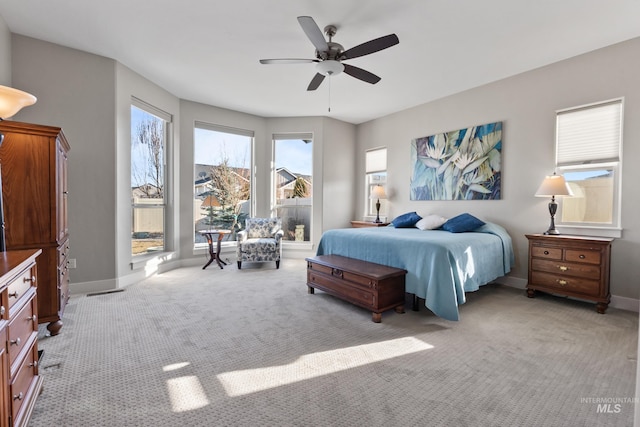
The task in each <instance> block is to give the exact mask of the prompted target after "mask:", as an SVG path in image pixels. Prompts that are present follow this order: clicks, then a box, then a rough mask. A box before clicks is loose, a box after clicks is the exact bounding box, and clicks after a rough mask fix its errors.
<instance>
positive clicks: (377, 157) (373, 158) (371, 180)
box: [365, 148, 387, 217]
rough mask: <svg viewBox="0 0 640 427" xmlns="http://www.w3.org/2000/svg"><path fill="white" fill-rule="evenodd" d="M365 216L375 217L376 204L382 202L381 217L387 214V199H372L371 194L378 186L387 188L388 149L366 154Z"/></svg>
mask: <svg viewBox="0 0 640 427" xmlns="http://www.w3.org/2000/svg"><path fill="white" fill-rule="evenodd" d="M365 170H366V177H365V185H366V190H365V206H366V207H365V216H373V217H375V216H376V214H377V212H376V203H377V202H378V200H380V215H381V216H382V215H386V214H387V200H386V199H377V198H375V199H372V198H371V194H372V191H373V188H374V187H375V186H376V185H381V186H382V187H385V190H386V185H387V149H386V148H375V149H373V150H368V151H367V152H366V153H365Z"/></svg>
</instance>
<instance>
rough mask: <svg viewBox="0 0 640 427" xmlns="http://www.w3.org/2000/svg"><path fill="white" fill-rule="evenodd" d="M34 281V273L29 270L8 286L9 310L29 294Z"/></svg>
mask: <svg viewBox="0 0 640 427" xmlns="http://www.w3.org/2000/svg"><path fill="white" fill-rule="evenodd" d="M35 280H36V276H35V272H34V271H32V270H31V269H29V270H27V271H25V272H24V273H23V274H22V275H21V276H19V277H17V278H16V279H15V280H13V281H12V282H11V283H10V284H9V292H8V295H9V309H11V307H13V306H14V305H15V304H16V303H17V302H18V301H20V299H21V298H22V297H24V295H25V294H27V293H28V292H29V290H30V289H31V287H32V286H34V283H35Z"/></svg>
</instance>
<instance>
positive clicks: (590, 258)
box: [564, 249, 601, 265]
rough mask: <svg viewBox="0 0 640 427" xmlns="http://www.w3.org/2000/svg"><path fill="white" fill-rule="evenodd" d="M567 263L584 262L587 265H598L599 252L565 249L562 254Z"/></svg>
mask: <svg viewBox="0 0 640 427" xmlns="http://www.w3.org/2000/svg"><path fill="white" fill-rule="evenodd" d="M564 258H565V259H566V260H567V261H574V262H586V263H588V264H598V265H599V264H600V262H601V256H600V251H589V250H575V249H567V250H566V251H565V254H564Z"/></svg>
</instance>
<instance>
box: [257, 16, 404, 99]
mask: <svg viewBox="0 0 640 427" xmlns="http://www.w3.org/2000/svg"><path fill="white" fill-rule="evenodd" d="M298 22H299V23H300V26H301V27H302V29H303V30H304V32H305V34H306V35H307V37H308V38H309V40H311V43H313V45H314V46H315V48H316V53H315V56H316V58H315V59H299V58H288V59H261V60H260V63H261V64H301V63H310V62H315V63H316V70H317V73H316V75H315V76H314V77H313V79H311V83H309V86H308V87H307V90H316V89H317V88H318V87H319V86H320V83H322V81H323V80H324V78H325V77H326V76H335V75H338V74H340V73H341V72H343V71H344V72H345V73H346V74H348V75H350V76H351V77H355V78H356V79H359V80H362V81H364V82H367V83H371V84H376V83H378V82H379V81H380V77H378V76H376V75H375V74H373V73H370V72H369V71H367V70H363V69H362V68H358V67H354V66H353V65H349V64H343V63H342V61H344V60H347V59H353V58H358V57H361V56H365V55H369V54H371V53H375V52H378V51H380V50H383V49H386V48H388V47H391V46H394V45H396V44H398V43H400V40H398V36H396V35H395V34H389V35H387V36H384V37H380V38H377V39H374V40H369V41H368V42H365V43H362V44H359V45H358V46H355V47H352V48H351V49H347V50H344V48H343V47H342V45H340V44H338V43H335V42H333V41H332V38H333V36H335V35H336V31H337V27H336V26H335V25H327V26H326V27H325V28H324V33H325V34H326V35H327V37H328V38H329V41H326V40H325V38H324V35H323V34H322V31H320V27H318V25H317V24H316V22H315V21H314V20H313V18H312V17H310V16H298Z"/></svg>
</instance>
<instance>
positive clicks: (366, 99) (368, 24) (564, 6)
mask: <svg viewBox="0 0 640 427" xmlns="http://www.w3.org/2000/svg"><path fill="white" fill-rule="evenodd" d="M0 15H2V17H3V18H4V20H5V22H6V23H7V25H8V27H9V29H10V31H12V32H13V33H16V34H22V35H25V36H29V37H34V38H37V39H42V40H45V41H49V42H53V43H57V44H60V45H63V46H69V47H72V48H75V49H80V50H83V51H87V52H91V53H95V54H98V55H102V56H105V57H108V58H113V59H115V60H117V61H119V62H120V63H122V64H124V65H125V66H127V67H129V68H131V69H132V70H134V71H136V72H137V73H139V74H141V75H142V76H144V77H146V78H147V79H149V80H150V81H152V82H154V83H156V84H158V85H159V86H161V87H163V88H165V89H166V90H167V91H169V92H170V93H172V94H174V95H175V96H177V97H179V98H181V99H185V100H192V101H196V102H200V103H204V104H209V105H215V106H219V107H224V108H229V109H233V110H236V111H242V112H247V113H251V114H256V115H259V116H262V117H295V116H330V117H334V118H337V119H340V120H344V121H347V122H351V123H361V122H364V121H368V120H371V119H374V118H377V117H380V116H383V115H387V114H390V113H393V112H396V111H400V110H403V109H406V108H409V107H412V106H415V105H419V104H423V103H425V102H428V101H432V100H435V99H438V98H442V97H445V96H447V95H450V94H453V93H457V92H461V91H464V90H467V89H470V88H472V87H476V86H479V85H483V84H486V83H489V82H492V81H496V80H499V79H502V78H505V77H508V76H512V75H515V74H518V73H521V72H524V71H527V70H531V69H534V68H538V67H541V66H544V65H547V64H550V63H553V62H557V61H559V60H562V59H566V58H569V57H572V56H576V55H579V54H582V53H586V52H589V51H592V50H595V49H599V48H602V47H605V46H608V45H611V44H614V43H618V42H621V41H625V40H629V39H632V38H635V37H638V36H640V25H638V16H640V2H639V1H637V0H618V1H615V2H611V1H602V0H581V1H579V2H575V1H574V2H569V1H542V2H540V1H537V2H536V1H528V0H484V1H481V2H479V1H476V0H461V1H439V2H434V1H418V0H407V1H402V2H398V1H392V0H372V1H367V2H363V1H362V0H324V1H321V2H320V1H309V0H278V1H277V2H275V1H265V0H244V1H239V2H238V1H236V2H233V1H220V0H218V1H211V0H192V1H189V2H177V1H176V2H162V5H161V6H159V5H158V3H157V0H135V1H131V0H110V1H108V2H98V1H86V0H66V1H51V0H29V1H15V0H0ZM301 15H308V16H311V17H313V18H314V19H315V21H316V23H317V25H318V26H319V27H320V29H322V28H324V26H326V25H328V24H333V25H336V26H337V28H338V30H337V34H336V35H335V37H334V38H333V41H334V42H337V43H340V44H342V45H343V46H344V47H345V49H348V48H350V47H353V46H356V45H358V44H360V43H363V42H365V41H368V40H370V39H373V38H377V37H380V36H383V35H387V34H390V33H395V34H396V35H397V36H398V38H399V40H400V43H399V44H398V45H397V46H393V47H391V48H389V49H386V50H384V51H381V52H377V53H375V54H372V55H368V56H364V57H361V58H355V59H352V60H350V61H348V63H349V64H351V65H354V66H357V67H360V68H364V69H366V70H368V71H370V72H372V73H374V74H377V75H378V76H380V77H382V80H381V81H380V82H379V83H378V84H376V85H370V84H368V83H363V82H361V81H359V80H356V79H354V78H352V77H350V76H348V75H345V74H344V73H343V74H342V75H337V76H334V77H332V78H331V84H330V85H329V84H327V83H326V82H325V83H323V84H322V85H321V86H320V88H319V89H318V90H316V91H315V92H307V91H306V87H307V85H308V84H309V82H310V80H311V78H312V77H313V76H314V75H315V68H314V64H296V65H261V64H259V62H258V60H259V59H263V58H308V59H311V58H313V57H314V51H315V49H314V47H313V45H312V44H311V42H310V41H309V40H308V39H307V37H306V36H305V34H304V32H303V31H302V29H301V27H300V25H299V24H298V21H297V19H296V17H297V16H301ZM23 89H25V90H26V89H28V88H23ZM329 99H330V101H329ZM329 106H330V107H331V111H330V112H329V111H328V107H329Z"/></svg>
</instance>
